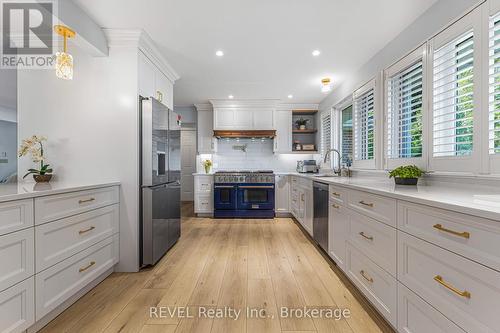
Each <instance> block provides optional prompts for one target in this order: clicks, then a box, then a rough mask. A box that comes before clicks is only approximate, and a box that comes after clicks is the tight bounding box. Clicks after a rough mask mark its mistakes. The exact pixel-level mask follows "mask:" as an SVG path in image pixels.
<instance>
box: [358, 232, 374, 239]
mask: <svg viewBox="0 0 500 333" xmlns="http://www.w3.org/2000/svg"><path fill="white" fill-rule="evenodd" d="M359 235H360V236H361V237H364V238H365V239H368V240H371V241H372V240H373V236H367V235H365V233H364V232H363V231H361V232H360V233H359Z"/></svg>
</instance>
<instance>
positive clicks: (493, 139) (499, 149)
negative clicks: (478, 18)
mask: <svg viewBox="0 0 500 333" xmlns="http://www.w3.org/2000/svg"><path fill="white" fill-rule="evenodd" d="M488 85H489V92H488V105H489V108H488V110H489V112H488V113H489V119H488V124H489V137H488V142H489V145H488V146H489V153H490V155H493V154H500V14H497V15H495V16H493V17H491V18H490V36H489V82H488Z"/></svg>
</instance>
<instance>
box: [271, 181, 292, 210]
mask: <svg viewBox="0 0 500 333" xmlns="http://www.w3.org/2000/svg"><path fill="white" fill-rule="evenodd" d="M288 179H289V176H288V175H276V176H275V198H274V199H275V200H274V202H275V209H274V210H275V212H276V213H288V212H290V182H289V180H288Z"/></svg>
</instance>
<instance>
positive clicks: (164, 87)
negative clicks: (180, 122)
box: [138, 51, 174, 109]
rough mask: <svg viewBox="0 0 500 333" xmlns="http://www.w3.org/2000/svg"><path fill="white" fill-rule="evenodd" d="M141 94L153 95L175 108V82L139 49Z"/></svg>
mask: <svg viewBox="0 0 500 333" xmlns="http://www.w3.org/2000/svg"><path fill="white" fill-rule="evenodd" d="M138 76H139V77H138V79H139V95H141V96H143V97H150V96H153V97H154V98H156V99H157V100H159V101H160V102H161V103H163V104H164V105H165V106H167V107H168V108H170V109H173V108H174V103H173V91H174V85H173V83H172V82H171V81H170V80H169V79H168V78H167V77H166V76H165V74H163V73H162V72H161V71H160V69H159V68H158V67H156V66H155V65H154V64H153V62H152V61H151V60H149V58H148V57H147V56H146V55H145V54H144V53H142V52H141V51H139V73H138Z"/></svg>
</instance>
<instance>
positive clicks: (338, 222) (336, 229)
mask: <svg viewBox="0 0 500 333" xmlns="http://www.w3.org/2000/svg"><path fill="white" fill-rule="evenodd" d="M348 233H349V213H348V212H347V208H345V207H344V206H342V205H340V204H339V203H336V202H335V201H332V200H331V199H330V208H329V211H328V252H329V255H330V257H331V258H332V259H333V261H335V263H336V264H337V266H338V267H339V268H340V269H342V270H345V250H346V240H347V237H348Z"/></svg>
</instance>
